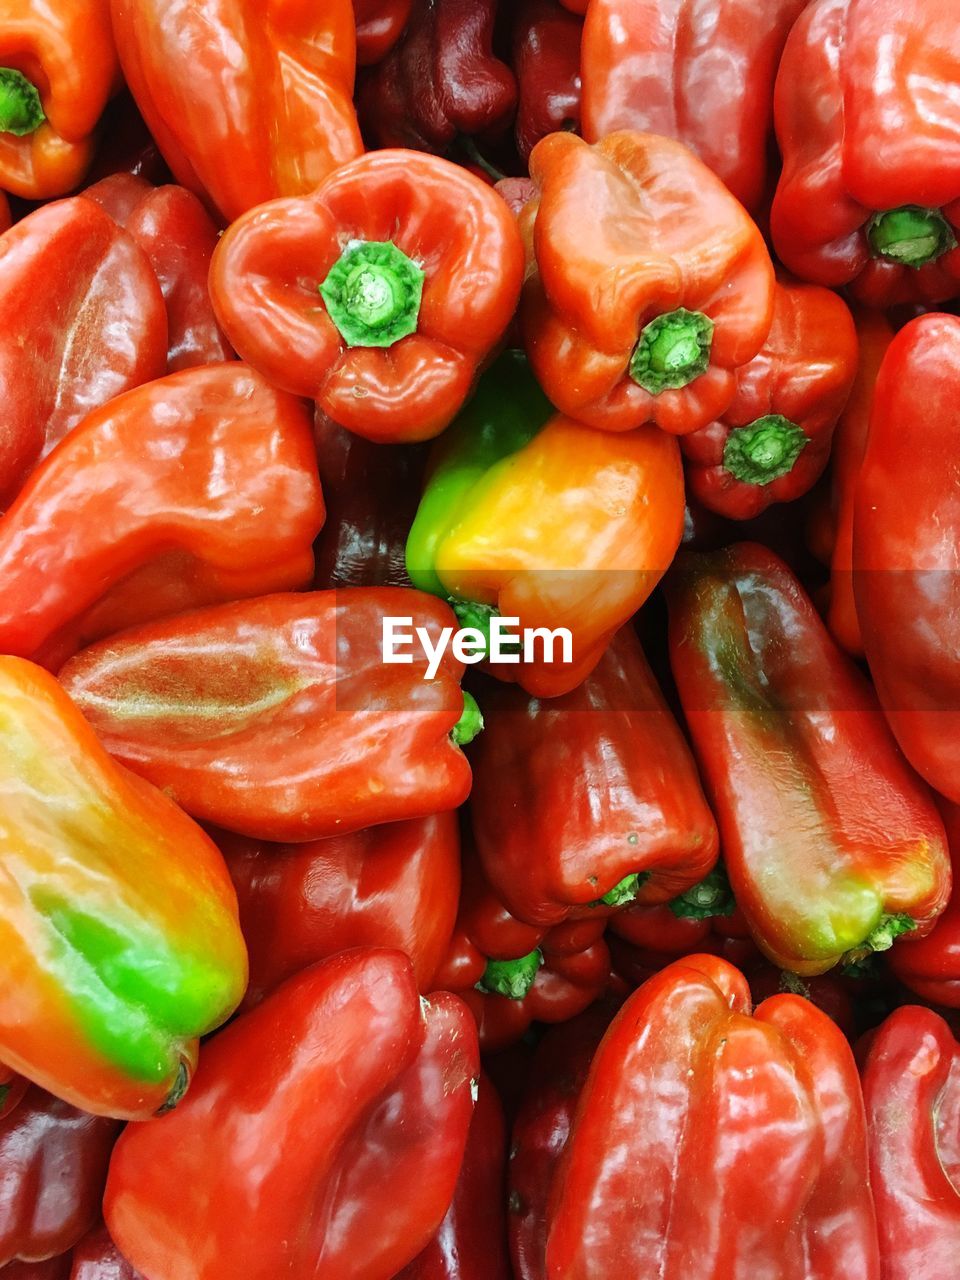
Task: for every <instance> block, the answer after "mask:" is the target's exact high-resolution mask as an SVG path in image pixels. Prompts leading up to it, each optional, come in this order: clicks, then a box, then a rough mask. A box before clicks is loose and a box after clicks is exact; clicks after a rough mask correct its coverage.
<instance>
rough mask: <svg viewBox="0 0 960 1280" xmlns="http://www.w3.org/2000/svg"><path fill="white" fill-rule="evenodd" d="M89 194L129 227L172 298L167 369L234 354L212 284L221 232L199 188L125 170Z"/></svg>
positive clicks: (87, 194) (169, 301)
mask: <svg viewBox="0 0 960 1280" xmlns="http://www.w3.org/2000/svg"><path fill="white" fill-rule="evenodd" d="M83 194H84V196H85V197H86V198H87V199H88V200H94V201H96V203H97V204H99V205H100V207H101V208H102V209H104V210H105V211H106V212H107V213H109V214H110V216H111V217H112V218H113V219H114V221H116V222H118V223H119V224H120V226H121V227H124V228H125V229H126V230H127V231H129V233H130V235H132V236H133V238H134V240H136V242H137V244H139V246H140V248H141V249H142V250H143V251H144V253H145V254H146V255H147V257H148V258H149V260H150V265H151V266H152V267H153V270H154V273H155V275H156V277H157V281H158V283H159V285H160V289H161V291H162V293H163V298H164V301H165V303H166V304H167V343H168V349H167V372H169V373H177V372H179V370H181V369H193V368H195V367H197V366H198V365H204V364H219V363H220V362H221V361H223V360H229V359H231V357H232V356H233V351H232V350H231V348H230V344H229V343H228V342H227V340H226V338H225V337H224V336H223V333H222V332H221V330H220V327H219V325H218V324H217V320H216V317H215V316H214V314H213V304H212V303H211V301H210V293H209V291H208V289H207V277H208V276H209V274H210V259H211V258H212V257H213V251H214V249H215V248H216V246H217V241H218V239H219V237H220V232H219V230H218V229H217V226H216V224H215V223H214V221H213V219H212V218H211V217H210V215H209V214H208V213H207V211H206V209H204V207H203V205H202V204H201V202H200V201H199V200H198V199H197V197H196V196H195V195H194V194H193V192H192V191H187V189H186V188H185V187H175V186H164V187H153V186H151V185H150V183H149V182H146V181H145V180H144V179H143V178H138V177H136V176H135V175H133V174H127V173H123V174H114V175H113V177H110V178H104V179H103V180H102V181H101V182H98V183H97V184H96V185H95V186H92V187H88V188H87V189H86V191H84V193H83Z"/></svg>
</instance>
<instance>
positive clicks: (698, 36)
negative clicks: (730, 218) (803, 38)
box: [583, 0, 807, 212]
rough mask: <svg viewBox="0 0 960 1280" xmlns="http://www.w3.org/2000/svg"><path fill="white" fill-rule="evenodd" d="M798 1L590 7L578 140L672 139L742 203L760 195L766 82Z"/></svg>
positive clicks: (602, 2)
mask: <svg viewBox="0 0 960 1280" xmlns="http://www.w3.org/2000/svg"><path fill="white" fill-rule="evenodd" d="M806 3H807V0H767V2H766V3H764V4H762V5H759V6H758V5H756V4H755V3H754V0H593V3H592V4H591V5H590V6H589V8H588V10H587V21H586V25H585V27H584V31H583V136H584V137H585V138H586V139H587V141H588V142H596V141H597V140H598V139H600V138H602V137H604V136H605V135H606V134H608V133H613V132H615V131H616V130H617V129H640V130H643V131H644V132H647V133H659V134H662V135H663V136H664V137H666V138H676V139H677V141H678V142H684V143H686V145H687V146H688V147H690V148H691V150H693V151H695V152H696V154H697V155H698V156H699V157H700V159H701V160H702V161H703V162H704V164H706V165H707V166H708V168H710V169H711V170H712V171H713V172H714V173H715V174H716V175H717V177H718V178H720V179H722V181H723V182H724V184H725V185H726V186H727V187H728V188H729V190H730V191H731V192H732V193H733V195H735V196H736V197H737V199H738V200H739V201H740V202H741V204H743V205H745V206H746V208H747V209H749V210H750V211H751V212H755V211H756V210H757V209H758V208H759V207H760V206H761V204H762V202H763V200H764V198H765V197H767V196H769V190H768V183H767V166H768V162H769V157H770V152H771V143H772V134H773V83H774V78H775V76H776V74H777V67H778V65H779V62H780V54H781V52H782V50H783V46H784V44H785V43H786V40H787V36H788V35H789V33H790V28H791V26H792V25H793V23H794V22H795V21H796V19H797V17H798V16H799V14H800V12H801V11H802V9H803V7H804V5H805V4H806Z"/></svg>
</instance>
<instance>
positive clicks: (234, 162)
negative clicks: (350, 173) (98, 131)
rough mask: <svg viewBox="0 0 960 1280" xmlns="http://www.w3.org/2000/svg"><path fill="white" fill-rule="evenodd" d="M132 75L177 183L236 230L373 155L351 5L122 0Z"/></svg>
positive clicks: (119, 27) (122, 41)
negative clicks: (367, 149)
mask: <svg viewBox="0 0 960 1280" xmlns="http://www.w3.org/2000/svg"><path fill="white" fill-rule="evenodd" d="M112 12H113V29H114V33H115V35H116V40H117V48H118V51H119V54H120V61H121V64H122V66H123V73H124V76H125V77H126V81H127V84H128V85H129V87H130V91H131V92H132V94H133V96H134V98H135V99H136V103H137V106H138V107H139V108H140V111H141V113H142V114H143V118H144V119H145V120H146V122H147V124H148V125H149V127H150V132H151V133H152V134H153V136H154V137H155V138H156V140H157V144H158V146H159V147H160V150H161V152H162V153H163V157H164V159H165V160H166V161H167V163H168V164H169V166H170V168H171V169H172V170H173V172H174V174H175V175H176V178H177V181H178V182H179V183H180V184H181V185H182V186H184V187H189V189H190V190H191V191H194V192H195V193H196V194H197V195H199V196H204V197H206V198H207V199H208V200H209V201H210V202H211V203H212V204H213V205H214V206H215V207H216V208H217V209H218V210H219V211H220V213H221V214H222V215H223V217H224V218H225V219H227V220H228V221H229V220H231V219H233V218H237V217H239V216H240V214H242V213H245V212H246V210H247V209H251V208H253V206H254V205H258V204H261V203H263V201H265V200H274V199H276V198H278V197H281V196H298V195H303V194H305V193H306V192H308V191H312V190H313V189H314V188H315V187H316V186H317V185H318V184H319V183H321V182H322V181H323V180H324V178H326V177H327V175H328V174H329V173H331V172H332V171H333V170H334V169H335V168H336V167H337V166H338V165H341V164H344V163H345V162H346V161H348V160H353V159H354V158H355V157H356V156H358V155H360V154H361V152H362V151H363V143H362V141H361V139H360V130H359V128H358V125H357V119H356V114H355V112H354V109H353V100H352V95H353V80H354V71H355V62H356V29H355V26H354V16H353V5H352V3H351V0H325V2H324V4H322V5H306V6H305V5H302V4H294V5H280V6H279V8H277V9H275V10H274V9H271V10H270V12H269V13H264V12H263V11H261V10H260V9H254V8H251V7H250V5H249V4H248V3H247V0H206V2H205V3H204V4H203V5H202V6H197V5H187V6H186V7H183V6H175V7H173V8H171V7H170V5H169V4H167V3H166V0H112Z"/></svg>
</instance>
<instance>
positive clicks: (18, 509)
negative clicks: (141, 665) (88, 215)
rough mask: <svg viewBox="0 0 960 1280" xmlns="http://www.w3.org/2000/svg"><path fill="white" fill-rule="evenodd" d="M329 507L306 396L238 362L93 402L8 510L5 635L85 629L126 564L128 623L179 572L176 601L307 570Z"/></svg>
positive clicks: (153, 605) (1, 535) (1, 627)
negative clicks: (277, 386)
mask: <svg viewBox="0 0 960 1280" xmlns="http://www.w3.org/2000/svg"><path fill="white" fill-rule="evenodd" d="M85 203H86V204H87V207H88V208H89V209H90V210H91V211H93V212H94V213H95V214H96V216H98V217H101V216H102V217H103V218H104V219H105V221H106V223H107V224H108V226H109V227H110V228H111V234H120V233H119V231H118V230H117V228H116V227H115V225H114V224H113V222H112V221H111V220H110V219H108V218H106V215H101V214H100V211H99V210H96V209H95V206H94V205H92V204H90V203H89V202H85ZM323 514H324V512H323V497H322V495H321V492H320V486H319V483H318V481H317V471H316V460H315V455H314V450H313V441H312V432H311V427H310V419H309V416H308V415H307V413H306V410H305V409H304V407H303V406H302V405H301V404H300V403H299V402H298V401H297V400H296V399H294V398H293V397H292V396H287V395H285V394H283V393H282V392H279V391H275V390H274V389H273V388H272V387H270V386H268V384H267V383H266V382H265V381H264V380H263V379H262V378H261V377H260V376H259V375H258V374H256V373H254V372H253V370H251V369H249V368H246V367H245V366H244V365H241V364H236V363H233V364H224V365H214V366H211V367H210V368H206V369H189V370H187V371H185V372H184V373H178V374H173V375H171V376H170V377H168V378H163V379H160V380H159V381H157V382H151V383H148V384H147V385H146V386H143V387H138V388H137V389H136V390H135V391H131V392H129V393H128V394H127V395H125V396H121V397H119V398H118V399H116V400H112V401H110V403H109V404H106V405H104V406H103V407H102V408H100V409H97V410H95V411H94V412H93V413H90V414H88V415H87V417H86V418H85V419H84V421H83V423H82V425H81V426H79V427H77V428H76V429H75V430H74V431H72V432H71V434H70V436H69V438H68V439H67V440H65V441H64V442H63V443H62V445H61V446H60V448H59V449H57V450H55V452H54V453H52V454H51V455H50V457H49V458H47V460H46V461H45V462H44V463H43V464H42V465H41V466H40V468H39V469H38V470H37V471H36V472H34V474H33V475H32V476H31V478H30V480H29V481H28V483H27V485H26V487H25V488H24V489H23V490H22V491H21V493H20V495H19V497H18V498H17V500H16V502H15V503H14V504H13V506H12V507H11V508H10V509H9V510H8V511H7V513H6V515H5V516H4V517H3V519H2V520H0V579H2V581H3V593H2V596H0V651H2V652H3V653H13V654H22V655H24V656H27V655H31V654H34V653H36V652H37V651H38V650H39V649H40V648H41V646H44V645H47V644H49V643H50V642H51V641H52V640H54V638H55V637H56V636H57V634H58V633H59V632H61V631H62V630H63V629H65V628H67V627H70V626H71V625H75V626H77V627H78V629H79V631H80V632H81V633H82V632H83V631H84V626H85V624H84V623H83V615H84V614H85V613H86V612H87V611H88V610H89V609H90V608H91V607H92V606H94V605H95V604H97V602H98V601H99V600H100V599H101V598H102V597H103V596H104V594H105V593H106V592H107V591H108V590H109V589H110V588H111V587H115V584H123V580H124V579H127V582H126V584H123V585H121V586H119V587H117V588H116V589H117V590H119V591H120V593H121V596H122V594H123V591H124V587H126V589H127V590H128V591H130V597H128V603H127V606H126V607H125V612H126V617H125V622H126V625H131V624H132V623H134V622H136V621H143V620H144V619H146V618H153V617H158V616H162V614H163V613H164V611H165V606H166V607H167V608H169V605H170V603H171V602H170V601H168V600H167V599H166V598H165V595H164V591H165V589H166V587H167V584H168V583H170V590H171V594H172V596H173V601H172V603H173V605H174V608H176V607H177V606H179V607H182V608H189V607H190V606H191V605H197V604H203V603H206V602H208V601H210V600H218V599H221V600H222V599H224V598H226V599H237V598H238V597H242V596H245V595H249V594H256V593H258V592H263V591H271V590H273V591H276V590H284V589H290V588H293V587H299V586H304V585H306V583H308V582H309V581H310V579H311V577H312V575H313V554H312V551H311V543H312V541H313V539H314V537H315V536H316V534H317V532H318V531H319V529H320V527H321V525H322V524H323ZM161 557H162V558H163V563H161V564H160V565H159V567H157V561H158V560H160V559H161ZM151 562H153V564H152V565H151ZM143 566H150V567H149V568H147V569H142V567H143ZM134 571H142V572H143V573H144V577H143V578H141V579H140V581H139V582H138V583H136V582H135V583H133V584H132V585H131V581H130V575H132V574H133V573H134ZM171 578H172V583H171V582H170V579H171ZM145 582H147V583H149V584H150V585H151V587H152V588H153V590H152V592H151V593H150V594H147V593H146V592H145V591H144V590H143V586H144V583H145ZM157 587H160V590H159V591H157V590H156V588H157ZM131 606H132V607H131ZM131 613H132V614H133V616H130V615H131ZM101 634H102V632H101ZM71 651H72V650H71Z"/></svg>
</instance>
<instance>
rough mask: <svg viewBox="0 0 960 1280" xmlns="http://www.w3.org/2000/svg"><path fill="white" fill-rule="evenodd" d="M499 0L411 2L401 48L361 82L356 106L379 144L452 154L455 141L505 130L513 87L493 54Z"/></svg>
mask: <svg viewBox="0 0 960 1280" xmlns="http://www.w3.org/2000/svg"><path fill="white" fill-rule="evenodd" d="M496 19H497V0H413V7H412V10H411V13H410V20H409V23H408V24H407V29H406V31H405V33H404V35H403V36H402V38H401V40H400V42H399V44H397V46H396V47H395V48H394V49H393V50H392V51H391V52H390V53H388V54H387V56H386V58H384V59H383V61H382V62H380V64H379V65H378V66H376V67H374V68H373V69H372V70H371V71H368V72H366V73H365V74H364V75H362V76H361V77H360V82H359V85H358V89H357V103H358V110H359V113H360V122H361V124H362V125H363V131H364V134H365V136H366V137H367V138H368V139H369V140H370V141H371V143H372V144H373V145H374V146H376V147H413V148H414V149H415V150H417V151H432V152H434V153H435V154H437V155H440V154H446V153H449V152H450V151H451V150H452V148H453V145H454V144H455V142H456V141H457V139H458V138H460V137H469V136H472V135H474V134H491V133H492V134H496V133H502V132H504V131H505V130H506V129H507V128H508V126H509V125H510V123H511V121H512V120H513V115H514V110H515V108H516V105H517V82H516V80H515V79H514V76H513V72H512V71H511V70H510V68H509V67H508V66H507V65H506V64H505V63H503V62H501V61H500V59H499V58H497V57H495V56H494V53H493V36H494V26H495V23H496Z"/></svg>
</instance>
